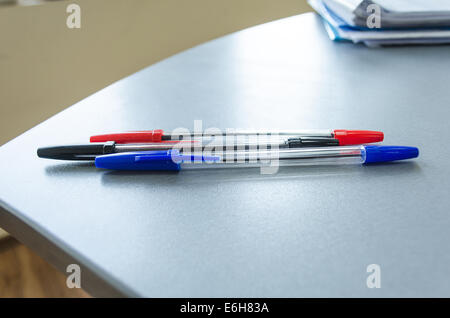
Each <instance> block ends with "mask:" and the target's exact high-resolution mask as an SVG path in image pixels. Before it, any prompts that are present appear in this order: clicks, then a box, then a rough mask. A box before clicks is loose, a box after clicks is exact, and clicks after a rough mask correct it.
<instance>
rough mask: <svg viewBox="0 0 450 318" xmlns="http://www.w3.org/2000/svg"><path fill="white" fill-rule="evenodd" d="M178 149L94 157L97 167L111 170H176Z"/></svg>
mask: <svg viewBox="0 0 450 318" xmlns="http://www.w3.org/2000/svg"><path fill="white" fill-rule="evenodd" d="M179 156H180V154H179V152H178V150H162V151H145V152H123V153H115V154H111V155H104V156H98V157H97V158H95V166H96V167H97V168H103V169H112V170H154V171H161V170H163V171H178V170H180V162H179V161H177V160H173V159H174V158H175V159H176V158H177V157H179Z"/></svg>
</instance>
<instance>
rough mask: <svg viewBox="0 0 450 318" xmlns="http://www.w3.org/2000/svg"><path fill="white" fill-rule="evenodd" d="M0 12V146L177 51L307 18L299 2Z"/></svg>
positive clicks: (106, 1)
mask: <svg viewBox="0 0 450 318" xmlns="http://www.w3.org/2000/svg"><path fill="white" fill-rule="evenodd" d="M72 2H74V1H57V2H50V3H47V4H44V5H39V6H29V7H19V6H4V7H0V41H1V45H0V97H1V102H0V103H1V106H0V145H1V144H3V143H5V142H7V141H8V140H10V139H12V138H14V137H16V136H17V135H19V134H20V133H22V132H24V131H26V130H27V129H29V128H31V127H33V126H34V125H36V124H38V123H39V122H41V121H43V120H45V119H47V118H48V117H50V116H51V115H53V114H55V113H57V112H59V111H61V110H62V109H64V108H66V107H68V106H70V105H72V104H73V103H75V102H77V101H79V100H81V99H82V98H84V97H86V96H88V95H90V94H92V93H94V92H95V91H97V90H99V89H101V88H103V87H105V86H106V85H108V84H110V83H112V82H114V81H116V80H118V79H120V78H122V77H124V76H126V75H129V74H132V73H134V72H135V71H137V70H139V69H141V68H143V67H145V66H148V65H150V64H152V63H155V62H157V61H159V60H161V59H163V58H165V57H168V56H170V55H172V54H174V53H177V52H179V51H181V50H183V49H186V48H189V47H192V46H194V45H196V44H199V43H202V42H204V41H207V40H209V39H213V38H216V37H218V36H221V35H224V34H227V33H230V32H233V31H236V30H240V29H243V28H246V27H248V26H253V25H257V24H260V23H263V22H267V21H271V20H275V19H278V18H282V17H287V16H291V15H295V14H299V13H302V12H306V11H310V10H309V7H308V6H307V5H306V1H305V0H164V1H163V0H77V1H76V3H77V4H79V5H80V7H81V29H68V28H67V27H66V17H67V15H68V14H67V13H66V7H67V5H68V4H69V3H72Z"/></svg>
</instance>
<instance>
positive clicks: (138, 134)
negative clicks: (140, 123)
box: [90, 129, 164, 144]
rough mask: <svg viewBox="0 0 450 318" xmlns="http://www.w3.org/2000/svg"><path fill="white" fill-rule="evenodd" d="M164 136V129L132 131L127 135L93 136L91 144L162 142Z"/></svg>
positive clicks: (126, 133)
mask: <svg viewBox="0 0 450 318" xmlns="http://www.w3.org/2000/svg"><path fill="white" fill-rule="evenodd" d="M163 134H164V132H163V131H162V129H155V130H146V131H131V132H125V133H117V134H105V135H96V136H91V138H90V141H91V142H107V141H115V142H116V143H118V144H130V143H145V142H160V141H161V137H162V135H163Z"/></svg>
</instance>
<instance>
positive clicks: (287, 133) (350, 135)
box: [90, 129, 384, 146]
mask: <svg viewBox="0 0 450 318" xmlns="http://www.w3.org/2000/svg"><path fill="white" fill-rule="evenodd" d="M252 135H253V136H279V137H282V138H286V139H287V138H295V137H314V138H317V137H318V138H333V139H336V140H338V142H339V145H340V146H347V145H361V144H366V143H373V142H380V141H383V139H384V134H383V133H382V132H381V131H371V130H347V129H323V130H233V131H229V132H228V131H227V132H225V133H221V134H217V133H203V132H189V133H181V134H165V133H164V131H163V130H161V129H155V130H143V131H130V132H123V133H113V134H104V135H96V136H91V138H90V141H91V142H107V141H115V142H116V143H119V144H129V143H149V142H177V141H180V140H190V139H195V138H203V137H217V136H252Z"/></svg>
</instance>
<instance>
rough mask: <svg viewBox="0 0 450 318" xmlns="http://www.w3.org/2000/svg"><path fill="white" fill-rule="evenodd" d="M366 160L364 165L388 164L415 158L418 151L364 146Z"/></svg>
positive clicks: (401, 147) (413, 148) (402, 147)
mask: <svg viewBox="0 0 450 318" xmlns="http://www.w3.org/2000/svg"><path fill="white" fill-rule="evenodd" d="M364 149H365V150H366V160H365V161H364V163H376V162H388V161H396V160H404V159H411V158H417V157H418V156H419V149H418V148H416V147H404V146H364Z"/></svg>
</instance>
